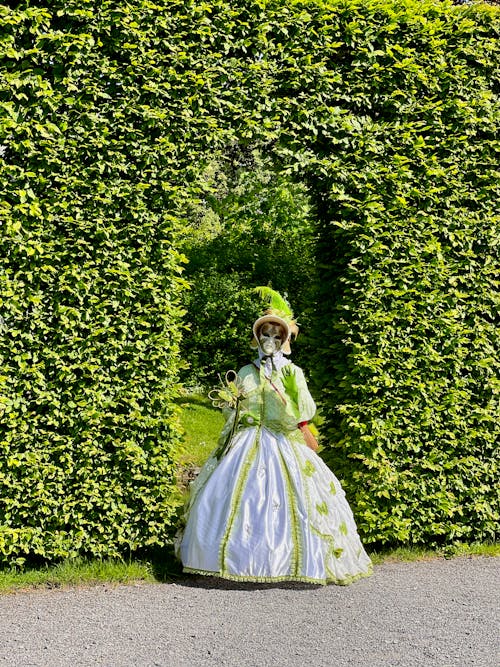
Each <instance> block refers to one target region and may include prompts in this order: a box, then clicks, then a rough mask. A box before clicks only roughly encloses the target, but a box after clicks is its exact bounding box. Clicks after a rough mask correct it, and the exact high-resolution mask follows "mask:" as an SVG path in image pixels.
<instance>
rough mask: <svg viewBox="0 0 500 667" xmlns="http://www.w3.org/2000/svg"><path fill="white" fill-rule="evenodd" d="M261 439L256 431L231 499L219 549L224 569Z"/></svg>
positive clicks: (258, 431) (258, 430)
mask: <svg viewBox="0 0 500 667" xmlns="http://www.w3.org/2000/svg"><path fill="white" fill-rule="evenodd" d="M259 439H260V428H258V429H257V430H256V433H255V440H254V443H253V445H252V448H251V449H250V451H249V452H248V454H247V457H246V460H245V462H244V463H243V465H242V468H241V471H240V474H239V477H238V485H237V487H236V490H235V492H234V493H233V497H232V498H231V510H230V512H229V518H228V522H227V530H226V532H225V534H224V537H223V538H222V540H221V543H220V547H219V563H220V564H221V566H222V567H223V568H224V564H225V562H226V551H227V545H228V543H229V540H230V537H231V532H232V530H233V528H234V523H235V520H236V518H237V516H238V513H239V510H240V506H241V497H242V495H243V488H244V486H245V484H246V482H247V479H248V475H249V474H250V469H251V467H252V465H253V462H254V461H255V457H256V455H257V451H258V446H259Z"/></svg>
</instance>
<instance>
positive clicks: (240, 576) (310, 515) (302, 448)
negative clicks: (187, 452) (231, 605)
mask: <svg viewBox="0 0 500 667" xmlns="http://www.w3.org/2000/svg"><path fill="white" fill-rule="evenodd" d="M177 546H178V554H179V556H180V558H181V561H182V563H183V566H184V570H185V571H186V572H195V573H200V574H206V575H212V576H219V577H224V578H227V579H234V580H243V581H245V580H247V581H257V582H259V581H264V582H267V581H269V582H272V581H304V582H310V583H318V584H327V583H336V584H349V583H351V582H352V581H354V580H355V579H358V578H359V577H363V576H368V575H369V574H370V573H371V569H372V565H371V561H370V558H369V556H368V555H367V553H366V551H365V550H364V548H363V545H362V544H361V541H360V539H359V536H358V533H357V530H356V524H355V522H354V518H353V515H352V512H351V509H350V507H349V505H348V503H347V501H346V499H345V494H344V492H343V490H342V488H341V486H340V483H339V481H338V480H337V478H336V477H335V475H333V473H332V472H331V471H330V469H329V468H328V467H327V466H326V465H325V464H324V463H323V461H322V460H321V459H320V458H319V456H317V455H316V454H315V453H314V452H313V451H312V450H311V449H309V448H308V447H307V446H306V445H304V444H302V443H300V442H294V441H290V440H288V439H287V438H286V436H285V435H283V434H277V433H273V432H271V431H269V430H267V429H266V428H246V429H244V430H242V431H239V432H238V433H237V434H236V435H235V436H234V439H233V443H232V445H231V448H230V450H229V451H228V453H227V454H226V455H225V456H224V457H223V458H222V459H221V460H220V461H219V462H217V461H216V460H215V459H209V460H208V461H207V463H206V464H205V466H204V467H203V468H202V470H201V472H200V475H199V476H198V478H197V479H196V481H195V482H194V484H193V487H192V490H191V497H190V501H189V505H188V509H187V515H186V526H185V529H184V531H183V533H182V534H181V536H180V537H179V542H178V545H177Z"/></svg>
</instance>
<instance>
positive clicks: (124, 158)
mask: <svg viewBox="0 0 500 667" xmlns="http://www.w3.org/2000/svg"><path fill="white" fill-rule="evenodd" d="M41 4H43V3H41ZM50 4H51V7H52V8H51V10H50V11H49V10H48V9H46V8H41V7H36V8H32V9H27V10H26V11H9V10H7V9H6V8H5V7H4V8H2V9H1V10H0V11H1V13H0V16H1V21H2V24H3V26H4V31H3V40H2V60H1V71H2V75H1V83H0V109H1V112H2V117H1V125H0V128H1V140H0V143H1V144H2V145H3V154H2V159H1V161H0V178H1V184H2V191H3V196H2V203H1V209H0V215H1V217H0V225H1V238H0V314H1V316H2V332H1V337H0V361H1V371H0V425H1V433H0V562H1V561H3V560H7V561H11V560H12V559H14V558H21V559H22V558H23V557H24V556H25V555H26V554H28V555H33V554H35V555H40V556H42V557H44V558H47V559H53V558H57V557H61V556H66V555H74V554H77V553H88V554H93V555H117V554H120V553H124V552H127V551H128V550H131V549H132V550H133V549H136V548H138V547H141V546H144V545H147V544H150V543H153V544H154V543H164V541H165V539H166V536H167V535H168V531H169V530H170V527H171V525H172V522H173V520H174V515H175V504H176V500H175V493H176V491H175V453H176V449H177V444H178V440H179V436H178V434H177V431H178V427H177V420H176V416H175V414H174V411H173V409H172V397H173V396H174V393H175V384H176V382H177V368H178V363H179V359H178V356H179V354H178V343H179V331H180V321H181V317H182V314H183V312H182V309H181V307H180V305H179V299H180V293H181V291H182V289H183V287H184V283H183V279H182V277H181V275H180V266H181V265H182V262H181V258H180V257H179V255H178V253H177V251H176V250H175V249H174V248H173V246H172V234H173V232H175V229H176V228H178V226H179V223H178V222H177V221H176V219H175V218H173V217H172V215H168V214H167V212H166V211H165V207H166V204H167V202H168V200H169V197H172V196H173V195H175V191H174V192H172V190H173V186H172V185H170V186H169V185H168V180H167V178H168V176H169V175H170V174H171V172H172V169H173V167H172V165H171V162H170V160H169V157H168V155H166V154H163V152H162V151H161V150H159V149H158V142H159V136H158V134H159V133H158V123H159V122H160V121H159V120H158V119H161V118H162V117H163V114H164V110H163V108H162V107H161V105H160V104H159V102H158V101H156V100H154V99H148V98H147V95H146V96H145V93H144V90H145V88H147V87H148V85H151V86H153V85H154V84H153V81H154V78H155V72H154V68H152V65H151V63H150V57H151V56H150V55H149V54H148V53H147V52H146V50H145V48H144V47H143V46H142V50H141V48H139V47H141V45H142V44H143V42H142V41H141V40H143V39H144V38H145V35H143V34H142V35H137V34H136V32H135V30H134V28H133V26H130V23H131V21H132V18H131V16H130V15H127V13H126V12H125V11H120V10H119V9H117V10H116V11H113V10H112V9H111V6H112V5H113V3H108V6H107V7H103V12H104V13H103V15H102V16H101V17H100V18H99V20H97V18H96V17H95V16H94V11H93V10H94V9H95V8H96V7H97V5H96V6H95V7H92V5H91V4H90V3H87V6H86V7H85V6H83V5H82V4H81V3H73V8H72V7H71V3H50ZM58 5H59V6H60V7H61V10H60V11H58V9H57V7H58ZM77 7H78V8H77ZM5 28H8V31H5ZM139 37H140V39H139ZM172 182H173V181H172V179H171V178H170V183H172Z"/></svg>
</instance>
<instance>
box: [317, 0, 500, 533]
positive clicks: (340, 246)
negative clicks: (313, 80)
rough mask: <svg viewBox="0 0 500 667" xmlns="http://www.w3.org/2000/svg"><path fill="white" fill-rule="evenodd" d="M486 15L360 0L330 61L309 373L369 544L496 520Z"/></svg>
mask: <svg viewBox="0 0 500 667" xmlns="http://www.w3.org/2000/svg"><path fill="white" fill-rule="evenodd" d="M499 27H500V26H499V21H498V12H496V13H495V12H493V11H489V10H487V9H479V10H477V13H476V11H471V12H466V13H465V14H464V13H463V12H461V11H460V12H453V11H451V12H450V10H449V8H447V10H446V13H445V12H443V11H441V10H440V8H439V7H438V6H437V5H436V6H434V7H429V6H427V7H424V9H423V11H422V12H420V11H419V9H418V8H415V7H414V8H410V6H408V7H406V8H399V9H395V8H394V7H392V8H390V7H389V6H386V7H385V8H384V9H382V7H380V9H379V10H378V11H377V12H376V13H375V14H371V13H368V11H367V10H366V9H365V10H364V11H360V12H359V13H358V14H357V15H356V16H352V17H351V20H350V22H349V24H348V28H347V27H346V29H347V32H346V36H347V35H349V37H348V39H346V40H345V41H344V44H343V45H342V47H339V48H340V50H341V51H342V56H341V57H340V58H336V57H335V58H334V57H333V56H332V59H331V61H330V63H331V69H332V70H334V71H335V72H336V73H337V74H338V77H339V90H338V92H337V94H336V99H337V100H338V106H337V107H336V114H337V118H338V122H336V123H332V125H331V126H330V127H329V128H328V129H327V130H325V131H324V132H321V134H323V137H321V139H319V141H318V144H317V147H319V151H318V148H315V147H314V146H313V147H312V150H313V151H315V150H316V151H317V152H320V151H321V150H322V149H324V150H325V151H326V148H324V147H325V144H328V142H329V140H328V139H327V138H326V137H327V135H329V136H330V137H332V139H333V141H334V143H335V145H337V146H339V148H340V151H339V153H338V154H337V155H331V154H330V156H329V160H328V163H326V164H325V162H324V161H323V163H322V164H321V165H318V169H319V172H320V175H319V178H318V173H316V174H315V173H314V171H311V172H310V180H311V183H313V187H315V189H316V192H317V199H318V205H319V206H320V207H321V213H320V222H319V225H320V243H319V255H320V261H321V265H322V267H323V273H322V278H323V280H322V283H321V285H320V286H319V308H318V319H317V322H316V327H317V335H318V336H321V335H322V336H324V337H325V343H326V344H325V346H324V347H323V349H321V350H320V352H319V353H318V355H317V357H316V363H315V380H316V385H317V387H318V388H319V389H320V390H321V394H322V399H321V403H322V407H323V411H324V415H325V418H326V421H327V424H328V427H327V429H326V435H327V437H328V442H329V445H330V446H331V447H332V450H331V451H330V452H328V453H327V455H326V457H327V459H328V460H329V461H330V462H331V463H332V466H333V467H334V469H335V470H337V472H338V473H340V474H341V476H342V477H343V479H344V484H345V487H346V491H347V493H348V496H349V498H350V500H351V502H352V506H353V509H354V512H355V514H356V517H357V520H358V523H359V526H360V530H361V531H362V533H363V535H364V538H365V540H366V541H368V542H378V543H381V542H392V543H396V542H399V543H426V544H433V545H435V544H443V543H449V542H453V541H455V540H456V541H460V540H465V541H473V540H484V539H494V538H495V535H496V534H497V531H498V520H499V513H498V509H499V505H498V473H499V470H498V459H499V449H498V446H499V441H500V419H499V418H500V412H499V395H498V389H499V385H498V378H499V371H500V362H499V355H500V350H499V344H498V343H499V333H498V319H497V318H498V307H499V302H500V300H499V290H498V287H499V275H500V273H499V268H500V265H499V261H498V260H499V256H498V251H499V242H500V225H499V217H498V201H499V199H500V178H499V177H500V171H499V169H498V148H499V143H498V129H499V123H498V121H499V106H498V101H499V100H498V93H499V85H498V84H499V73H500V72H499V65H500V49H499V42H498V37H499ZM345 42H348V44H349V45H350V46H347V45H346V43H345ZM340 81H341V82H342V83H340ZM347 96H349V101H348V102H346V101H345V100H346V98H347ZM332 158H333V159H332ZM314 181H316V182H314ZM318 181H319V182H318ZM332 284H336V285H337V286H338V289H337V290H336V292H334V297H333V298H332V290H331V285H332Z"/></svg>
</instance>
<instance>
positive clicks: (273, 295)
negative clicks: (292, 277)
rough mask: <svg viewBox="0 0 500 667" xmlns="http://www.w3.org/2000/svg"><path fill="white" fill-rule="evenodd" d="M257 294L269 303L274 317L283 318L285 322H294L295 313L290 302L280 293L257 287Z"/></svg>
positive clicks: (268, 288)
mask: <svg viewBox="0 0 500 667" xmlns="http://www.w3.org/2000/svg"><path fill="white" fill-rule="evenodd" d="M254 291H255V292H257V294H258V295H259V296H260V297H261V298H262V299H264V300H265V301H268V302H269V310H271V311H272V313H273V315H277V316H278V317H282V318H283V319H284V320H292V319H293V313H292V309H291V307H290V304H289V303H288V301H287V300H286V299H285V298H284V297H282V296H281V294H280V293H279V292H276V290H273V289H272V288H271V287H265V286H260V287H256V288H255V290H254Z"/></svg>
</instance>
